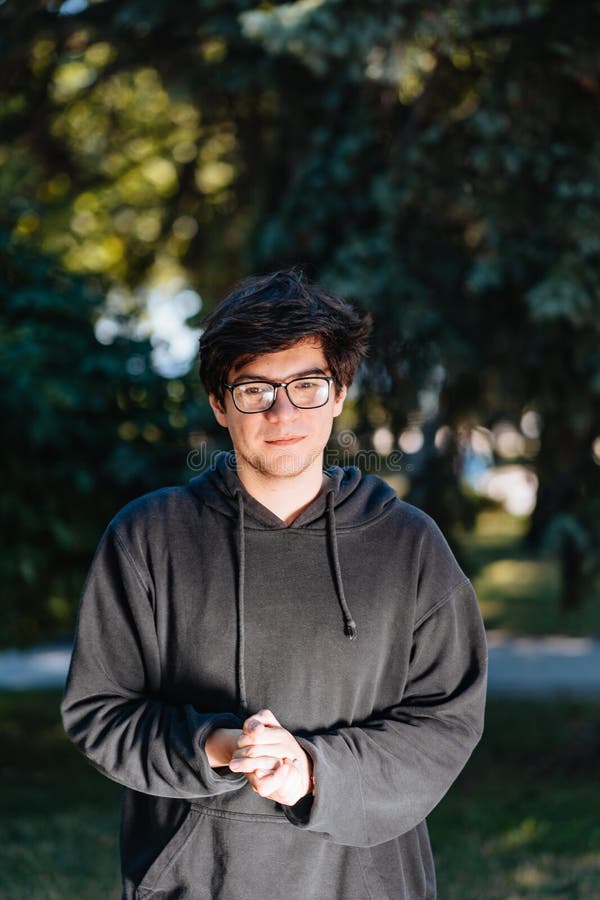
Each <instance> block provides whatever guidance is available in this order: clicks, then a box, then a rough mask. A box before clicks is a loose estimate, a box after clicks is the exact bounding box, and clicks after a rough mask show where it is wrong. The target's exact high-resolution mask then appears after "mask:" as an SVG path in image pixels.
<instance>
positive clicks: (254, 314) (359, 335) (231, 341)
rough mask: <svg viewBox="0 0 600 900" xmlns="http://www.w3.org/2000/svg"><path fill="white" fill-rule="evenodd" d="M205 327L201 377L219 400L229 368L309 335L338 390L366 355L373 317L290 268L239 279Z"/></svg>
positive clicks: (202, 341)
mask: <svg viewBox="0 0 600 900" xmlns="http://www.w3.org/2000/svg"><path fill="white" fill-rule="evenodd" d="M203 329H204V330H203V333H202V336H201V338H200V378H201V380H202V383H203V384H204V387H205V389H206V391H207V393H209V394H213V395H214V397H215V398H216V399H217V400H218V402H219V403H221V404H222V403H223V401H224V394H225V391H224V389H223V384H224V383H225V382H226V381H227V377H228V375H229V372H230V371H231V369H233V370H234V371H235V370H236V369H240V368H242V366H245V365H247V364H248V363H250V362H252V360H253V359H256V357H257V356H261V355H262V354H263V353H274V352H277V351H280V350H286V349H287V348H288V347H291V346H292V345H294V344H296V343H297V342H298V341H301V340H305V339H307V338H308V339H310V338H313V339H315V340H320V341H321V346H322V348H323V353H324V355H325V358H326V360H327V364H328V366H329V368H330V370H331V374H332V376H333V378H334V382H335V386H336V393H339V391H340V390H341V389H342V388H343V387H349V386H350V385H351V384H352V381H353V379H354V376H355V375H356V371H357V369H358V366H359V364H360V362H361V360H362V358H363V357H364V356H365V355H366V352H367V339H368V336H369V332H370V330H371V319H370V316H368V315H361V314H359V313H358V312H357V311H356V310H355V309H354V308H353V307H352V306H350V304H349V303H347V302H346V301H345V300H342V299H341V298H340V297H336V296H334V295H333V294H330V293H328V292H327V291H325V290H323V288H322V287H320V286H319V285H317V284H314V283H311V282H309V281H308V280H307V279H306V278H305V277H304V275H303V273H302V272H301V271H299V270H297V269H290V270H283V271H279V272H272V273H271V274H269V275H258V276H253V277H251V278H246V279H245V280H244V281H242V282H240V283H239V284H238V285H236V286H235V288H234V289H233V290H232V291H231V293H230V294H228V295H227V297H225V299H224V300H223V302H222V303H221V304H220V305H219V306H218V307H217V308H216V309H215V310H214V311H213V312H212V313H211V314H210V315H209V316H208V317H207V318H206V320H205V321H204V323H203Z"/></svg>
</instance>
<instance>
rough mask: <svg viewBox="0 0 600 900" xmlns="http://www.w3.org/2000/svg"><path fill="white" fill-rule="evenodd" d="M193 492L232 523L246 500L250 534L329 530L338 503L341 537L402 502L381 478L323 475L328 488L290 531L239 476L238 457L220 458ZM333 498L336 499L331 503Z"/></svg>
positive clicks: (339, 471)
mask: <svg viewBox="0 0 600 900" xmlns="http://www.w3.org/2000/svg"><path fill="white" fill-rule="evenodd" d="M189 487H190V489H191V491H192V492H193V493H194V494H195V495H196V496H197V497H198V499H200V500H201V501H202V502H203V503H205V504H206V505H207V506H209V507H211V508H212V509H215V510H217V511H218V512H220V513H222V514H223V515H224V516H227V517H229V518H232V519H237V518H238V517H239V502H238V499H237V498H238V495H240V494H241V496H242V499H243V504H244V514H245V519H246V527H247V528H267V529H271V528H283V529H285V528H291V529H295V528H310V529H311V530H321V531H326V530H327V510H328V506H329V505H331V503H333V507H334V510H335V520H336V528H337V530H338V531H343V530H347V529H349V528H352V529H354V528H361V527H364V526H365V525H367V524H369V523H370V522H372V521H373V520H374V519H377V518H379V516H381V515H383V514H385V513H386V512H387V508H388V507H389V505H390V504H391V503H393V502H394V501H395V500H396V499H397V497H396V493H395V491H394V490H393V489H392V488H391V487H390V486H389V485H388V484H386V483H385V482H384V481H382V480H381V479H380V478H375V477H373V476H370V475H362V474H361V472H360V470H359V469H357V468H356V467H355V466H345V467H343V468H341V467H340V466H330V467H329V468H327V469H324V470H323V487H322V489H321V491H320V492H319V494H318V495H317V496H316V497H315V499H314V500H313V502H312V503H310V504H309V506H307V507H306V509H304V510H303V511H302V512H301V513H300V514H299V515H298V516H297V517H296V518H295V519H294V521H293V522H292V523H291V524H290V525H288V524H286V523H285V522H283V521H282V520H281V519H280V518H279V517H278V516H276V515H275V513H273V512H271V510H269V509H267V508H266V507H265V506H263V505H262V503H259V501H258V500H255V499H254V497H252V496H251V495H250V494H249V493H248V491H246V489H245V488H244V487H243V485H242V483H241V481H240V479H239V477H238V475H237V463H236V458H235V454H234V453H230V452H222V453H219V454H218V456H217V457H216V459H215V462H214V464H213V466H212V468H211V469H209V470H208V471H206V472H204V473H203V474H202V475H199V476H197V477H196V478H193V479H192V480H191V481H190V482H189ZM330 495H332V496H331V499H329V500H328V498H329V497H330Z"/></svg>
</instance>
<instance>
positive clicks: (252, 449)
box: [209, 339, 346, 478]
mask: <svg viewBox="0 0 600 900" xmlns="http://www.w3.org/2000/svg"><path fill="white" fill-rule="evenodd" d="M307 375H331V371H330V369H329V366H328V365H327V360H326V359H325V356H324V354H323V350H322V347H321V342H320V341H318V340H314V339H309V340H303V341H299V342H298V343H297V344H294V345H293V346H292V347H290V348H289V349H287V350H279V351H277V352H275V353H264V354H263V355H262V356H258V357H256V359H254V360H253V361H252V362H251V363H248V364H247V365H245V366H242V367H241V368H239V369H232V370H231V371H230V372H229V373H228V377H227V382H228V384H234V383H237V382H241V381H285V382H287V381H290V380H291V379H292V378H299V377H304V376H307ZM345 396H346V389H345V388H343V389H342V391H340V393H339V394H337V395H336V394H335V386H334V385H333V384H332V386H331V391H330V396H329V400H328V401H327V403H326V404H325V406H321V407H318V408H317V409H298V408H297V407H295V406H293V404H292V403H291V402H290V400H289V399H288V396H287V393H286V391H285V388H279V390H278V391H277V399H276V401H275V404H274V405H273V406H272V407H271V409H269V410H266V411H265V412H260V413H250V414H248V413H242V412H240V411H239V410H238V409H236V407H235V405H234V403H233V398H232V396H231V393H230V392H229V391H227V392H226V394H225V400H224V406H220V405H219V403H218V402H217V400H216V399H215V397H214V396H212V395H211V396H210V398H209V399H210V405H211V406H212V409H213V412H214V414H215V416H216V419H217V422H218V423H219V424H220V425H223V426H224V427H225V428H227V429H229V434H230V437H231V440H232V442H233V447H234V450H235V454H236V457H237V459H238V463H241V464H242V465H243V464H246V465H249V466H250V467H251V468H252V469H254V470H255V471H257V472H260V473H261V475H263V476H268V477H273V478H290V477H294V476H295V475H299V474H301V473H302V472H305V471H306V470H307V469H310V468H311V467H313V466H314V467H318V468H319V470H320V469H321V467H322V463H323V450H324V448H325V445H326V443H327V441H328V439H329V435H330V434H331V428H332V424H333V419H334V417H335V416H338V415H339V414H340V412H341V411H342V406H343V404H344V398H345Z"/></svg>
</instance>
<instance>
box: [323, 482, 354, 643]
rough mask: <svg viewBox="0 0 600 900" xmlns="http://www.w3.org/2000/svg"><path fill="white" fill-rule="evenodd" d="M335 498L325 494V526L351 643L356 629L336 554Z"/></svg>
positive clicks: (330, 494) (333, 492)
mask: <svg viewBox="0 0 600 900" xmlns="http://www.w3.org/2000/svg"><path fill="white" fill-rule="evenodd" d="M334 498H335V491H328V493H327V524H328V526H329V537H330V542H331V556H332V559H333V572H334V575H335V588H336V591H337V595H338V601H339V604H340V607H341V610H342V615H343V617H344V634H345V635H346V637H347V638H350V640H351V641H353V640H354V639H355V638H356V634H357V628H356V622H355V621H354V619H353V618H352V613H351V612H350V608H349V606H348V602H347V600H346V595H345V593H344V583H343V581H342V570H341V568H340V557H339V554H338V545H337V533H336V530H335V512H334V507H333V501H334Z"/></svg>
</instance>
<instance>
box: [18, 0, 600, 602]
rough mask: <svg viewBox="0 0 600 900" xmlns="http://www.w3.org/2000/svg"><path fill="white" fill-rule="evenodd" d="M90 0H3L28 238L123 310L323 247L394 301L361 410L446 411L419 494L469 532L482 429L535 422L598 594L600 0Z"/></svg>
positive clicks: (429, 442)
mask: <svg viewBox="0 0 600 900" xmlns="http://www.w3.org/2000/svg"><path fill="white" fill-rule="evenodd" d="M70 7H71V8H73V6H72V3H71V4H70V3H69V2H67V3H66V4H63V5H62V6H60V4H56V3H54V4H50V3H41V2H33V0H29V2H19V3H17V2H16V0H7V2H5V3H4V4H2V5H0V60H1V62H0V72H1V73H2V76H3V77H2V82H1V84H2V85H3V87H2V89H1V90H0V135H1V137H0V163H1V168H0V209H2V210H3V213H2V214H1V215H2V216H3V218H4V224H5V228H6V229H7V230H8V231H10V234H11V240H12V244H11V246H12V247H13V248H14V247H18V246H23V245H27V246H28V247H31V248H34V249H35V250H36V252H38V253H45V254H50V255H52V256H54V257H55V258H56V259H58V260H59V261H60V263H61V265H62V266H63V268H64V269H65V270H66V272H70V273H72V274H73V275H76V276H81V277H85V278H86V279H91V281H92V283H99V282H101V283H102V285H103V290H105V289H106V287H107V286H111V285H112V286H114V285H119V286H120V287H121V288H125V289H126V291H125V293H122V295H121V296H123V297H125V300H124V301H123V306H122V308H121V309H120V310H117V314H118V313H120V314H121V315H122V316H125V317H127V318H131V317H135V316H136V315H139V314H140V312H142V311H141V310H140V308H139V306H140V302H139V296H140V294H139V289H140V287H144V286H147V285H150V284H157V283H158V284H160V283H161V281H164V280H165V279H167V278H172V277H173V276H178V277H181V278H182V279H183V280H184V281H185V282H187V283H189V284H190V285H192V286H194V287H195V288H196V289H197V290H198V291H199V293H200V294H201V295H202V297H203V298H204V299H205V301H206V303H207V305H208V306H209V307H210V306H211V305H212V304H213V303H214V302H215V301H216V299H217V298H218V297H219V296H221V295H222V293H223V291H224V290H225V289H226V288H227V287H228V286H229V285H230V284H231V282H232V281H233V280H234V279H235V278H236V277H237V276H239V275H242V274H245V273H246V272H248V271H257V270H267V269H270V268H273V267H276V266H281V265H284V264H288V263H297V262H300V263H302V264H304V265H305V266H306V268H307V269H308V271H309V273H310V274H312V275H314V276H316V277H318V278H319V279H321V280H322V281H324V282H325V283H326V284H327V285H328V286H330V287H331V288H333V289H335V290H338V291H340V292H341V293H342V294H345V295H347V296H349V297H350V298H354V299H355V300H357V301H359V302H360V303H362V304H363V305H364V306H365V307H368V308H370V309H371V310H372V311H373V312H374V314H375V319H376V323H377V329H376V333H375V340H374V348H373V353H372V357H371V362H370V366H369V368H368V369H367V370H366V371H365V373H364V376H363V377H362V379H361V383H360V391H359V394H358V396H357V397H356V398H355V399H354V400H353V402H352V404H351V408H350V410H349V414H350V415H351V418H352V421H353V425H352V427H353V429H354V430H355V431H356V433H357V435H358V439H359V440H360V442H362V445H363V446H366V447H369V446H370V442H371V440H372V432H373V429H374V428H375V427H382V426H385V427H387V428H389V429H390V431H391V432H392V435H393V436H394V438H396V437H397V436H398V434H399V433H401V432H402V430H403V429H404V428H405V426H406V425H407V423H408V424H411V425H412V426H416V427H421V428H422V430H423V434H424V438H425V443H424V447H423V450H422V451H421V453H420V454H416V455H414V457H411V459H410V465H411V467H412V468H411V470H410V471H409V470H408V467H407V468H406V474H407V475H408V476H409V478H410V481H411V488H412V493H411V494H410V495H409V497H410V498H411V499H413V500H415V502H418V503H419V505H422V506H424V507H425V508H426V509H428V510H429V511H430V512H432V513H433V514H434V515H435V516H436V518H438V519H439V520H440V522H441V523H442V524H443V525H444V526H445V527H448V526H449V525H450V524H451V523H452V522H453V521H454V520H456V519H457V518H459V519H461V520H462V522H463V523H465V524H468V522H469V521H470V520H471V521H472V519H473V512H472V510H471V509H470V508H469V505H468V504H466V503H465V501H464V498H463V496H462V494H461V492H460V491H459V490H458V487H457V473H458V466H459V463H460V456H461V448H462V447H463V446H464V445H465V443H467V442H468V441H469V440H470V433H471V429H472V428H473V426H475V425H483V426H486V427H488V428H491V427H492V426H494V424H495V423H497V422H498V421H500V420H506V419H508V420H510V421H512V422H514V423H515V424H516V425H517V426H518V424H519V422H520V420H521V416H522V414H523V413H524V412H525V411H527V410H529V411H534V412H536V413H537V414H538V415H539V417H540V420H541V423H542V426H541V427H542V430H541V434H540V436H539V439H538V438H536V439H535V440H534V441H533V445H531V442H530V446H529V451H528V453H527V454H526V455H525V456H524V457H523V458H522V459H521V461H522V462H524V463H525V464H526V465H528V466H530V467H532V468H534V469H535V471H536V473H537V475H538V477H539V494H538V505H537V508H536V511H535V514H534V516H533V522H532V529H531V534H530V538H531V542H532V544H535V545H537V546H544V547H545V548H546V549H547V551H548V553H550V554H553V555H554V556H556V557H558V558H559V559H560V561H561V565H562V570H563V605H564V606H569V605H576V604H577V602H578V601H580V600H581V598H582V596H583V591H584V589H585V587H586V585H587V584H588V583H589V580H590V579H591V578H592V577H593V576H594V573H596V572H598V570H599V568H600V554H599V552H598V547H599V546H600V540H599V538H600V533H599V531H598V529H599V527H600V526H599V525H598V523H599V522H600V515H598V513H599V509H598V504H599V502H600V500H599V499H598V491H597V481H598V463H597V459H596V460H595V458H594V455H593V453H592V445H593V442H594V440H595V439H596V438H597V437H598V422H599V421H600V415H599V413H600V351H599V349H598V348H599V347H600V342H599V340H598V338H599V336H600V335H599V331H600V315H599V314H598V313H599V311H600V279H599V273H600V240H599V238H598V234H599V233H600V230H599V225H600V222H599V218H600V204H599V199H600V197H599V194H600V188H599V187H598V185H599V179H598V174H599V166H600V163H599V160H600V152H599V151H600V146H599V144H600V125H599V124H598V123H599V120H598V116H597V107H598V95H599V92H600V62H599V59H598V54H597V48H596V41H595V35H596V33H597V31H598V24H599V22H598V20H599V18H600V15H599V12H598V7H597V4H593V3H592V4H590V3H586V2H583V0H576V2H575V3H572V4H569V5H568V6H565V5H564V4H561V3H558V2H557V0H527V2H521V0H502V2H495V3H491V2H485V0H451V2H449V3H446V4H437V3H433V2H426V3H417V2H415V0H386V2H385V3H384V2H382V0H375V2H372V3H370V4H368V5H366V6H365V5H364V4H360V3H356V2H353V0H296V2H290V3H270V4H264V3H261V4H257V3H253V2H250V0H228V2H226V0H193V2H188V3H185V4H174V3H167V2H166V0H158V2H157V0H152V2H150V0H135V2H134V0H126V2H116V0H105V2H95V3H90V4H89V5H88V6H86V5H85V4H84V3H82V4H80V7H81V11H80V12H78V13H77V14H74V15H71V14H67V13H68V12H69V8H70ZM15 242H16V243H15ZM11 252H13V251H11ZM14 252H16V251H14ZM78 284H82V282H78ZM39 289H40V291H41V293H42V294H43V292H44V288H43V286H42V284H41V283H40V284H39ZM50 294H51V292H50ZM69 296H70V297H71V300H70V301H69V302H70V303H71V304H72V305H75V304H79V305H80V311H81V315H82V317H85V316H87V318H88V319H89V318H90V315H91V316H92V318H93V316H94V315H96V314H97V313H95V312H94V313H92V307H89V306H88V307H86V305H85V302H83V303H82V301H81V296H82V293H81V292H80V291H79V290H75V292H74V293H72V294H69ZM65 302H66V301H65ZM92 306H93V304H92ZM61 307H62V308H63V309H64V303H63V304H61V303H59V305H58V308H59V309H60V308H61ZM96 308H97V307H95V306H93V309H94V310H96ZM85 309H87V312H85ZM112 350H115V352H117V348H115V347H113V348H111V352H112ZM107 352H108V351H105V354H106V353H107ZM109 355H110V354H109ZM25 358H27V357H24V359H25ZM103 359H104V354H103ZM103 365H110V364H108V363H103ZM69 371H70V372H71V373H75V372H76V368H75V366H70V369H69V370H67V372H69ZM109 377H111V378H112V377H113V375H112V374H110V376H109ZM44 396H45V395H44ZM61 415H62V414H60V413H59V411H58V408H57V407H56V405H55V406H52V405H51V404H49V405H48V406H47V408H46V413H45V419H44V421H46V422H50V420H51V419H52V417H55V423H54V425H51V424H50V425H48V427H49V428H52V427H54V428H57V429H59V430H60V429H61V428H62V425H61V424H60V423H61V422H62V418H61ZM98 424H99V423H98ZM201 427H204V422H202V423H201ZM207 427H208V426H207ZM102 429H103V436H102V437H101V436H100V433H98V438H99V439H100V442H101V444H102V445H103V446H107V444H106V443H105V442H106V441H107V440H108V441H110V435H111V434H114V428H113V429H112V430H111V429H110V427H109V426H108V423H107V424H106V427H105V425H104V424H103V425H102ZM444 429H445V430H444ZM441 434H447V435H449V437H447V439H446V438H445V439H444V440H440V435H441ZM107 436H108V437H107ZM79 452H80V453H83V450H82V449H79ZM86 452H87V451H86ZM598 453H600V451H598V450H597V451H596V456H598ZM81 459H82V461H83V456H82V457H81ZM85 465H87V463H86V464H85ZM162 480H163V479H162V478H160V479H157V481H159V482H160V481H162ZM13 483H14V485H15V488H16V486H17V483H18V482H13ZM47 483H48V484H49V485H51V492H52V495H53V496H54V497H55V499H56V502H60V503H62V502H63V499H62V498H63V490H64V488H63V482H62V481H61V480H60V479H58V480H57V481H54V479H51V480H50V481H48V482H47ZM107 490H108V486H107ZM102 512H103V510H102ZM100 515H101V510H100V509H98V519H97V525H98V523H99V522H100ZM48 525H49V523H48V522H46V525H45V527H46V528H48ZM9 553H10V551H9ZM34 581H35V579H34ZM34 581H32V585H33V584H34ZM39 589H40V590H41V591H44V590H45V589H46V588H45V586H43V585H42V582H39ZM32 590H33V587H32Z"/></svg>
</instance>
